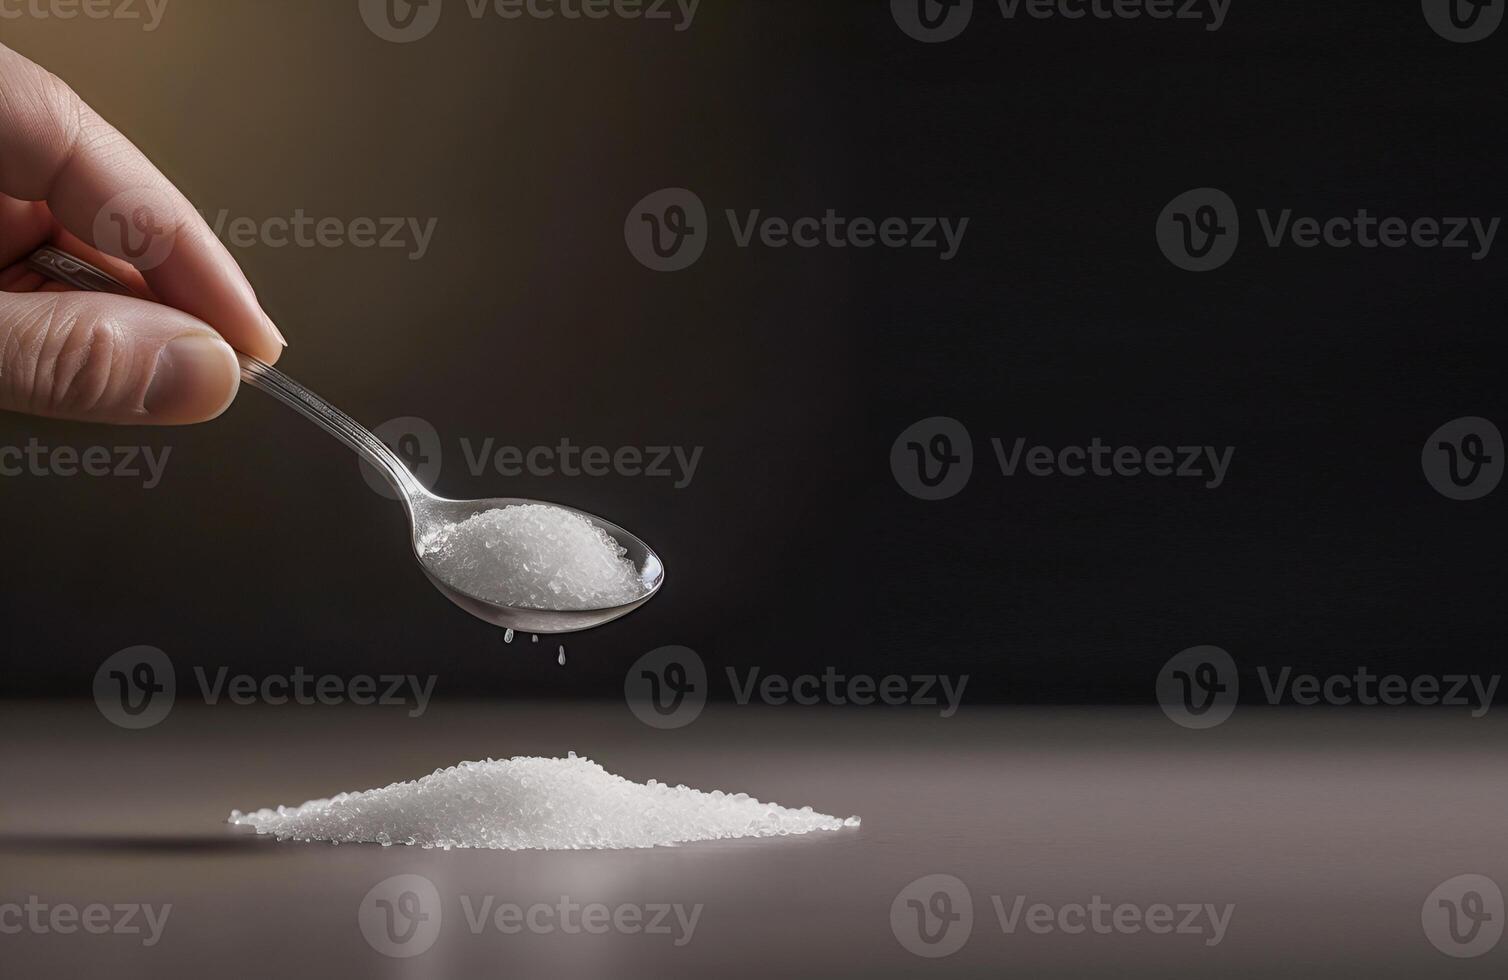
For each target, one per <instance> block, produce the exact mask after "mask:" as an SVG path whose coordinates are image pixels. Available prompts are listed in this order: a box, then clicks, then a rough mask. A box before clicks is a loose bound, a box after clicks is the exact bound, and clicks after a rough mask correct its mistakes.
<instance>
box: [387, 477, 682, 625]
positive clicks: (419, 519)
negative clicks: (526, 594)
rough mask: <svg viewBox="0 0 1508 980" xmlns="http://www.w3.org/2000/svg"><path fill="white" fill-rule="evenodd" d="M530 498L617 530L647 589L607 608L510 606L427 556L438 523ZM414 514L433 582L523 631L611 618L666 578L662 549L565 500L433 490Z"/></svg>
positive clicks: (480, 614)
mask: <svg viewBox="0 0 1508 980" xmlns="http://www.w3.org/2000/svg"><path fill="white" fill-rule="evenodd" d="M527 504H539V505H543V506H546V507H553V508H555V509H556V510H563V511H567V512H568V513H572V514H575V515H576V516H578V517H583V518H585V519H586V520H588V521H590V522H591V523H592V524H595V525H596V526H597V527H599V528H601V529H602V530H604V531H606V532H607V533H608V534H610V535H612V536H613V538H614V540H616V541H617V542H618V545H619V546H620V547H622V548H624V549H625V551H626V553H625V554H624V556H623V557H624V558H626V559H628V560H629V561H631V562H633V566H634V568H635V569H637V570H638V573H639V583H640V585H641V586H642V593H641V594H640V595H639V596H638V597H637V598H635V599H633V600H632V601H630V602H627V603H624V604H622V605H617V606H609V607H605V608H602V609H535V608H528V607H523V606H504V605H500V604H498V603H495V602H491V601H489V600H487V599H483V598H480V597H478V596H476V595H474V594H472V593H471V592H468V591H467V590H466V589H463V588H459V587H457V586H456V585H454V584H452V583H451V582H449V581H447V580H446V579H445V578H444V577H443V573H442V572H441V571H440V570H439V569H437V568H435V567H434V565H433V564H432V563H431V562H430V561H428V560H427V559H426V558H425V556H424V552H423V549H422V542H423V541H424V540H425V538H426V537H428V536H429V534H431V533H432V532H433V531H434V530H435V529H436V528H439V527H441V526H443V525H445V524H459V523H461V522H462V521H465V520H468V519H470V518H472V517H475V516H476V515H477V514H481V513H484V512H486V511H489V510H498V509H501V508H504V507H516V506H522V505H527ZM409 516H410V519H411V521H412V524H413V546H414V559H415V560H416V561H418V562H419V567H420V568H422V569H424V574H425V575H426V576H428V578H429V581H430V583H431V584H433V585H434V587H435V588H436V589H437V590H439V592H440V594H441V595H443V596H445V597H446V598H447V599H449V600H450V601H451V602H453V603H455V604H456V605H458V606H460V607H461V608H462V609H464V610H466V611H467V612H469V613H471V614H472V615H473V616H475V617H476V618H478V619H481V620H485V621H487V622H489V623H492V624H493V625H494V626H502V627H504V628H506V629H511V630H516V631H518V632H520V633H574V632H577V631H579V630H586V629H591V628H592V627H594V626H601V625H602V624H603V623H610V622H612V621H613V620H615V619H618V618H619V617H621V616H626V615H628V614H629V613H631V612H633V611H634V610H635V609H638V608H639V607H640V606H642V605H644V603H646V602H648V601H649V600H650V599H651V598H653V597H654V594H655V593H656V592H658V591H659V590H660V586H661V585H662V584H663V583H664V581H665V566H664V565H663V564H661V562H660V556H659V555H656V554H655V553H654V550H653V549H651V548H650V547H649V545H647V544H645V543H644V542H643V541H641V540H639V538H638V537H636V536H635V535H633V534H630V533H629V532H628V531H626V530H624V529H623V528H621V527H619V526H618V525H616V524H614V523H612V522H611V521H605V520H603V519H602V518H600V517H597V516H596V515H595V514H588V513H586V512H585V511H581V510H577V509H575V508H574V507H562V506H561V505H560V504H550V503H545V502H544V501H540V500H525V499H523V498H521V497H494V498H493V499H491V500H446V499H444V498H443V497H435V496H427V499H424V498H421V499H420V500H417V501H414V502H413V505H412V507H411V509H410V515H409Z"/></svg>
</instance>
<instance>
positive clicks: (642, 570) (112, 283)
mask: <svg viewBox="0 0 1508 980" xmlns="http://www.w3.org/2000/svg"><path fill="white" fill-rule="evenodd" d="M27 264H28V265H29V266H30V267H31V268H32V269H33V270H35V271H36V272H39V273H41V274H42V275H44V276H47V277H48V278H49V279H55V280H57V281H58V282H61V283H65V284H67V285H69V286H72V287H74V288H75V289H83V290H90V291H93V292H104V293H116V294H119V295H122V296H129V295H131V291H130V290H129V289H127V288H126V287H125V285H124V284H122V283H121V282H120V281H119V280H117V279H115V278H114V277H113V276H111V275H110V274H108V273H106V272H103V271H101V270H99V269H97V268H95V267H94V266H92V265H90V264H89V263H87V262H84V261H83V260H81V259H78V258H75V257H74V256H72V255H69V254H68V253H67V252H63V251H60V250H58V249H55V248H52V247H50V246H49V247H47V248H42V249H39V250H38V251H37V252H36V253H34V254H33V255H32V256H31V258H30V259H29V260H28V263H27ZM236 356H237V357H238V358H240V361H241V379H242V380H243V381H245V382H246V383H247V384H249V385H251V386H252V387H253V388H258V389H260V390H261V391H263V392H266V393H267V394H269V395H271V396H272V397H274V398H276V399H277V400H278V401H280V402H282V403H283V404H284V405H287V406H288V407H289V408H291V409H293V410H294V411H296V412H298V413H299V414H300V415H303V416H304V417H305V418H307V419H309V420H310V421H311V422H314V423H315V424H316V425H318V426H320V427H321V428H322V429H324V430H325V431H326V432H328V433H330V434H331V435H332V436H334V437H335V438H337V439H339V440H340V441H341V442H343V443H345V444H346V445H347V446H349V447H351V448H352V449H353V450H355V451H356V454H357V455H358V456H360V457H361V458H362V459H364V460H366V461H367V462H368V463H370V464H371V465H372V466H373V467H374V468H375V469H376V470H377V472H379V473H381V474H382V475H383V476H384V477H386V478H387V481H388V482H389V483H390V484H392V486H393V488H394V489H395V490H396V491H397V492H398V497H399V499H400V500H402V501H403V505H404V508H405V510H407V511H408V521H409V531H410V535H409V542H410V545H411V546H412V547H413V550H414V558H415V559H416V560H417V561H418V562H419V567H420V568H422V569H424V574H425V575H426V576H428V577H429V580H430V581H431V582H432V583H434V586H435V588H437V589H439V590H440V593H441V594H442V595H444V596H445V597H446V598H448V599H449V600H450V601H451V602H454V603H455V604H456V605H458V606H460V607H461V608H462V609H464V610H466V611H467V612H469V613H471V614H472V615H473V616H476V617H477V618H478V619H483V620H486V621H487V622H489V623H492V624H494V625H497V626H502V627H505V628H507V629H511V630H517V631H520V632H525V633H571V632H575V631H577V630H584V629H591V628H592V627H593V626H601V625H602V624H603V623H609V622H612V621H613V620H615V619H618V618H619V617H621V616H626V615H627V614H629V613H631V612H633V611H634V610H635V609H637V608H639V607H640V606H642V605H643V604H644V603H646V602H648V601H649V599H650V597H651V596H653V595H654V594H655V593H656V592H658V591H659V590H660V586H661V585H662V584H664V581H665V566H664V565H663V564H661V563H660V558H659V556H658V555H656V554H655V553H654V551H652V550H651V549H650V547H649V546H648V545H647V544H645V543H644V542H643V541H640V540H639V539H638V538H637V537H636V536H634V535H632V534H630V533H628V532H627V531H625V530H624V529H623V528H621V527H619V526H618V525H616V524H612V523H609V522H608V521H604V520H603V519H602V518H600V517H595V516H593V515H591V514H587V513H584V512H582V511H579V510H575V509H574V508H571V507H561V506H560V505H559V504H549V503H544V502H543V501H538V500H523V499H520V498H517V497H496V498H493V499H491V500H446V499H445V498H443V497H437V496H435V495H434V494H432V493H430V492H429V490H428V489H426V488H425V487H424V485H423V484H421V483H420V482H419V481H418V480H417V479H415V477H414V475H413V473H411V472H410V471H409V469H408V467H407V466H405V465H404V463H403V460H402V459H400V458H399V457H398V455H397V454H396V453H394V452H393V451H392V450H391V449H389V448H388V447H387V446H386V445H384V444H383V442H382V440H381V439H378V438H377V437H376V436H375V435H373V434H372V433H371V432H369V431H368V430H367V429H366V428H365V427H363V426H362V425H361V424H360V423H358V422H357V421H356V420H355V419H352V418H351V417H350V416H349V415H347V414H346V413H344V412H342V411H341V410H340V409H338V408H336V407H335V406H334V405H331V404H330V403H329V402H327V401H325V400H324V399H323V398H321V397H319V396H318V395H316V394H315V393H314V392H312V391H310V390H309V389H308V388H305V387H304V386H303V385H301V384H299V383H298V382H297V381H294V380H293V379H292V378H290V377H288V375H286V374H284V373H283V372H282V371H279V370H278V369H277V368H275V367H273V366H271V365H270V364H264V363H262V362H261V361H259V360H257V359H256V358H254V357H249V356H247V355H246V354H242V353H240V352H239V351H238V352H237V353H236ZM520 504H543V505H544V506H546V507H555V508H558V509H560V510H564V511H568V512H570V513H573V514H576V515H577V516H579V517H583V518H585V519H586V520H588V521H590V522H591V523H592V524H595V525H596V526H597V527H600V528H601V529H602V530H604V531H606V532H607V533H608V534H610V535H612V536H613V538H615V539H616V540H617V542H618V544H619V546H620V547H622V548H624V549H625V554H624V556H623V557H624V558H625V559H627V560H628V561H630V562H632V563H633V566H634V568H635V570H637V572H638V576H639V584H640V586H641V591H640V594H639V595H638V597H636V598H634V599H632V600H631V601H629V602H626V603H622V604H620V605H615V606H610V607H605V608H602V609H542V608H541V609H535V608H526V607H517V606H506V605H502V604H499V603H496V602H492V601H489V600H487V599H483V598H481V597H479V596H477V595H475V594H474V593H472V592H469V591H467V590H466V589H464V588H460V587H458V586H457V585H456V584H454V583H453V582H452V581H450V580H448V579H447V578H446V577H444V575H443V574H442V573H440V572H439V571H437V570H436V569H434V568H431V567H430V563H429V562H426V561H425V560H424V559H423V557H422V551H421V549H420V542H421V541H423V540H424V538H425V537H426V536H427V535H430V534H432V533H434V532H435V531H437V530H439V529H440V528H443V527H446V526H447V525H453V524H460V523H461V522H463V521H465V520H467V519H468V518H471V517H473V516H475V515H477V514H481V513H484V512H486V511H489V510H496V509H500V508H503V507H509V506H513V505H520Z"/></svg>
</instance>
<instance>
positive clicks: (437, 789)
mask: <svg viewBox="0 0 1508 980" xmlns="http://www.w3.org/2000/svg"><path fill="white" fill-rule="evenodd" d="M230 823H232V824H236V825H237V826H244V827H252V828H254V829H255V830H256V832H257V833H259V834H271V835H273V836H275V837H276V838H277V839H278V840H301V841H314V840H322V841H330V842H332V843H336V844H339V843H380V844H383V845H384V846H387V845H389V844H396V843H402V844H413V845H418V846H419V847H422V848H426V849H427V848H436V847H438V848H441V849H444V850H449V849H450V848H452V847H481V848H501V849H507V850H521V849H525V848H540V849H549V850H578V849H596V848H627V847H657V846H661V845H668V844H677V843H681V842H684V841H697V840H719V839H723V838H730V837H781V836H786V835H788V834H807V833H812V832H814V831H818V830H840V829H842V828H844V827H857V826H859V818H858V817H849V818H848V819H846V820H840V819H838V818H837V817H831V816H828V815H826V814H823V813H815V812H813V811H812V808H811V807H809V806H808V807H802V808H801V809H799V810H793V809H790V808H787V807H783V806H780V805H778V804H775V803H761V802H760V801H758V800H756V799H752V798H750V797H749V796H748V795H747V794H744V793H733V794H730V793H723V792H720V791H714V792H711V793H704V792H702V791H700V790H695V789H690V788H688V787H686V786H675V787H671V786H668V785H666V784H664V783H661V782H659V781H658V780H653V779H651V780H650V781H649V782H648V783H635V782H632V781H630V780H627V779H624V778H623V777H622V776H615V775H613V774H612V773H610V772H608V771H607V770H605V769H603V768H602V767H601V766H599V765H598V764H597V763H595V762H593V761H591V760H590V759H584V758H581V757H579V756H577V755H576V754H575V753H571V754H570V755H569V756H568V757H567V758H564V759H541V758H530V757H524V756H520V757H517V758H514V759H507V760H494V759H488V760H486V761H484V762H463V763H461V764H460V765H458V766H454V767H452V768H450V769H437V770H435V772H434V773H432V774H431V775H428V776H425V777H423V778H422V779H417V780H414V781H412V782H404V783H393V784H392V785H391V786H387V787H384V788H383V789H374V790H368V791H367V792H364V793H341V794H339V795H337V796H335V797H334V798H332V799H327V800H311V801H310V802H308V803H305V804H304V805H303V806H299V807H278V808H276V809H268V810H258V811H257V812H255V813H242V812H241V811H239V810H232V811H231V814H230Z"/></svg>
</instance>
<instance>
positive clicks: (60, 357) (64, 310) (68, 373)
mask: <svg viewBox="0 0 1508 980" xmlns="http://www.w3.org/2000/svg"><path fill="white" fill-rule="evenodd" d="M121 340H122V334H121V328H120V325H119V324H117V323H116V322H115V321H114V320H113V319H112V318H110V317H109V316H106V315H104V314H102V313H100V312H98V311H95V310H91V309H89V308H87V307H85V306H83V305H81V304H79V303H76V302H72V301H70V300H69V299H68V298H67V297H65V296H61V295H59V296H49V297H47V298H46V299H43V300H42V301H40V302H39V303H38V304H37V305H36V307H35V308H34V309H32V310H31V311H30V312H29V313H28V314H27V315H25V316H23V317H22V318H21V320H20V321H19V322H18V323H17V325H16V328H15V330H14V334H13V337H12V340H11V342H10V344H9V345H8V347H9V349H8V351H7V357H6V364H7V368H8V370H7V372H6V373H7V374H8V375H9V381H8V384H7V387H8V388H9V389H10V390H9V392H8V394H9V395H10V396H11V398H12V400H13V403H20V404H22V405H24V406H25V407H26V409H27V410H29V411H32V412H35V413H38V414H43V415H61V416H83V415H89V414H91V413H93V412H95V411H96V410H98V409H99V408H101V406H102V405H104V404H105V402H106V401H107V400H108V399H110V398H111V397H112V395H115V394H119V393H121V391H122V388H123V382H124V381H125V380H126V379H127V375H128V373H129V370H130V363H129V361H130V358H129V351H128V350H127V349H126V348H125V347H124V346H123V344H122V342H121Z"/></svg>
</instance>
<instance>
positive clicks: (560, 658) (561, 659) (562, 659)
mask: <svg viewBox="0 0 1508 980" xmlns="http://www.w3.org/2000/svg"><path fill="white" fill-rule="evenodd" d="M555 662H556V663H558V664H560V666H562V667H564V666H565V647H561V648H560V656H558V657H556V658H555Z"/></svg>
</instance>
